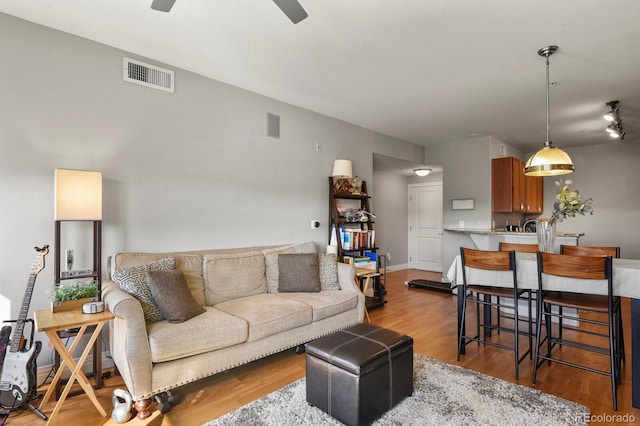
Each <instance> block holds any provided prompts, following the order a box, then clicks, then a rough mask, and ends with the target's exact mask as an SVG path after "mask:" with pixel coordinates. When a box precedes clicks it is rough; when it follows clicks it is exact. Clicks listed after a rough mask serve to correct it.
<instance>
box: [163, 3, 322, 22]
mask: <svg viewBox="0 0 640 426" xmlns="http://www.w3.org/2000/svg"><path fill="white" fill-rule="evenodd" d="M154 1H157V0H154ZM273 2H274V3H275V4H277V5H278V7H279V8H280V10H282V11H283V12H284V14H285V15H287V17H288V18H289V19H291V22H293V23H294V24H297V23H298V22H300V21H302V20H303V19H304V18H306V17H307V16H309V15H307V12H305V10H304V9H303V8H302V6H300V3H298V0H273Z"/></svg>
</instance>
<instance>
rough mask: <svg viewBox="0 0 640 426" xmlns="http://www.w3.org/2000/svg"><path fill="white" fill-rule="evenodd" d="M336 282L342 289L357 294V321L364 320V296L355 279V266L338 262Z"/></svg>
mask: <svg viewBox="0 0 640 426" xmlns="http://www.w3.org/2000/svg"><path fill="white" fill-rule="evenodd" d="M338 284H340V288H341V289H342V290H343V291H351V292H353V293H356V295H357V296H358V306H357V309H358V321H360V322H362V321H363V320H364V303H365V297H364V294H362V291H361V290H360V285H359V284H358V281H357V280H356V267H355V266H353V265H347V264H346V263H342V262H338Z"/></svg>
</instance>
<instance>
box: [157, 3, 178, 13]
mask: <svg viewBox="0 0 640 426" xmlns="http://www.w3.org/2000/svg"><path fill="white" fill-rule="evenodd" d="M175 2H176V0H153V2H152V3H151V9H153V10H159V11H160V12H169V11H170V10H171V8H172V7H173V4H174V3H175Z"/></svg>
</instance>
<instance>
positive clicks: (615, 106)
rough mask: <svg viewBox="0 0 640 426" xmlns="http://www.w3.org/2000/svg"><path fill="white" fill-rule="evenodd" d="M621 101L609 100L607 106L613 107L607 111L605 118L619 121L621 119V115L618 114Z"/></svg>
mask: <svg viewBox="0 0 640 426" xmlns="http://www.w3.org/2000/svg"><path fill="white" fill-rule="evenodd" d="M619 102H620V101H611V102H607V106H608V107H609V108H611V111H609V112H608V113H606V114H605V115H604V119H605V120H607V121H619V120H620V115H619V114H618V112H619V109H618V103H619Z"/></svg>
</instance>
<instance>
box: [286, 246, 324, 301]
mask: <svg viewBox="0 0 640 426" xmlns="http://www.w3.org/2000/svg"><path fill="white" fill-rule="evenodd" d="M318 263H319V262H318V255H317V254H316V253H308V254H279V255H278V271H279V276H278V292H279V293H295V292H318V291H320V272H319V266H318Z"/></svg>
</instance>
